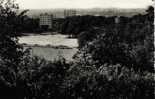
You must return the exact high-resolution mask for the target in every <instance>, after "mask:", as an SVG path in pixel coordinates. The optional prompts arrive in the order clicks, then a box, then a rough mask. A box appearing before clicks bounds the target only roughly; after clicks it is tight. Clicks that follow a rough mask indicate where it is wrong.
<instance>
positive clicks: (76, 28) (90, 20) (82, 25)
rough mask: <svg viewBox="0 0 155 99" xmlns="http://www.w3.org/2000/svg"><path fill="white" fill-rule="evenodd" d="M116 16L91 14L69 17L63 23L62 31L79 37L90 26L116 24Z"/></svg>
mask: <svg viewBox="0 0 155 99" xmlns="http://www.w3.org/2000/svg"><path fill="white" fill-rule="evenodd" d="M115 17H116V16H113V17H108V18H107V17H104V16H90V15H86V16H72V17H67V18H66V19H65V21H64V22H63V23H62V25H61V33H63V34H70V35H73V36H74V37H77V35H79V34H80V33H81V32H82V31H87V30H88V29H89V28H92V27H99V26H104V25H109V24H115Z"/></svg>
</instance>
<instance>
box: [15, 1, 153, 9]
mask: <svg viewBox="0 0 155 99" xmlns="http://www.w3.org/2000/svg"><path fill="white" fill-rule="evenodd" d="M16 1H17V3H18V4H19V7H20V8H21V9H53V8H84V9H85V8H125V9H128V8H146V7H148V6H149V5H152V4H153V1H152V0H16Z"/></svg>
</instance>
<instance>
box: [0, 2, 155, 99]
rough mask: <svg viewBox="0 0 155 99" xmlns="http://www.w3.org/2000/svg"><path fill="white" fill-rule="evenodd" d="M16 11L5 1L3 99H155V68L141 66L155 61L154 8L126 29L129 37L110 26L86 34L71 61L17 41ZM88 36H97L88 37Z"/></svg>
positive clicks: (0, 44)
mask: <svg viewBox="0 0 155 99" xmlns="http://www.w3.org/2000/svg"><path fill="white" fill-rule="evenodd" d="M5 1H7V2H5ZM17 9H18V6H17V5H16V4H14V3H13V2H12V0H4V1H3V2H1V3H0V26H1V27H2V28H1V29H0V98H2V99H103V98H106V99H139V98H140V99H154V84H155V81H154V72H153V68H152V67H151V68H149V69H148V68H143V69H141V68H139V66H142V67H149V65H150V66H151V65H152V64H150V63H149V62H147V61H149V59H150V57H151V58H152V56H151V55H152V53H148V52H149V51H151V52H152V47H153V45H151V44H152V43H153V41H152V31H153V30H152V25H153V23H152V22H153V21H152V20H153V19H152V11H153V10H151V9H152V8H150V10H148V11H150V12H148V14H147V15H146V22H144V24H143V25H141V26H140V27H139V28H137V27H136V26H137V24H136V25H135V24H134V25H133V24H131V28H132V31H130V30H129V31H128V32H125V33H129V34H125V35H127V36H128V37H129V38H125V37H126V36H125V37H124V35H123V37H122V34H123V33H124V32H123V33H121V31H123V30H121V31H120V32H118V30H117V29H118V28H116V26H115V25H114V28H110V27H109V28H108V26H109V25H110V24H109V25H107V26H106V28H105V27H99V28H92V29H89V31H86V32H83V33H82V35H81V36H82V37H83V38H82V40H83V39H84V41H83V42H84V43H83V44H82V46H81V48H80V50H79V52H78V53H77V55H76V56H75V60H74V61H72V62H69V63H68V62H66V60H65V59H64V58H62V57H60V59H59V60H58V61H53V62H51V61H47V60H44V59H40V58H39V57H33V56H31V55H30V52H29V51H30V50H29V49H26V50H24V49H23V48H22V46H20V45H19V44H18V39H17V37H18V35H17V34H18V31H17V29H18V28H19V25H18V24H20V22H21V20H22V19H21V17H19V15H17V14H16V13H15V12H14V11H15V10H17ZM21 15H22V13H21ZM22 16H23V15H22ZM137 19H139V18H137ZM140 22H141V21H140ZM136 23H138V22H137V21H136ZM118 26H119V25H118ZM122 26H123V25H122ZM126 26H129V24H127V25H126ZM138 26H139V25H138ZM133 27H136V29H135V28H133ZM126 28H127V27H126ZM94 29H95V30H94ZM121 29H122V28H121ZM127 29H130V26H129V27H128V28H127ZM125 30H126V29H125ZM130 32H133V35H131V34H130ZM85 33H86V35H85ZM90 33H91V34H90ZM94 33H95V34H94ZM134 33H139V34H140V35H137V36H136V34H134ZM89 34H90V35H92V38H90V39H86V40H85V38H86V37H88V36H89ZM144 34H145V37H143V36H144ZM131 36H133V37H131ZM121 38H124V39H123V40H122V39H121ZM130 39H131V41H130ZM144 49H145V50H144ZM110 55H111V56H110ZM130 55H131V56H130ZM147 59H148V60H147ZM122 60H123V61H122ZM129 60H131V61H130V62H131V63H132V64H130V62H128V61H129ZM132 60H136V62H134V61H132ZM123 62H124V64H123ZM125 63H126V64H125ZM128 63H129V64H128ZM133 66H135V67H138V68H137V69H135V68H134V67H133ZM129 67H130V68H129ZM151 69H152V70H151Z"/></svg>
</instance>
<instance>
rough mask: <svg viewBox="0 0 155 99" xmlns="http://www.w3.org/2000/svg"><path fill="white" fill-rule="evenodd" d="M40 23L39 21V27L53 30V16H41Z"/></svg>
mask: <svg viewBox="0 0 155 99" xmlns="http://www.w3.org/2000/svg"><path fill="white" fill-rule="evenodd" d="M39 19H40V21H39V25H40V27H41V28H43V29H52V25H53V24H52V23H53V15H50V14H47V13H45V14H40V17H39Z"/></svg>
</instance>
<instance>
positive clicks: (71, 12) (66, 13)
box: [64, 9, 76, 17]
mask: <svg viewBox="0 0 155 99" xmlns="http://www.w3.org/2000/svg"><path fill="white" fill-rule="evenodd" d="M69 16H76V10H72V9H70V10H65V11H64V17H69Z"/></svg>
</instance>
